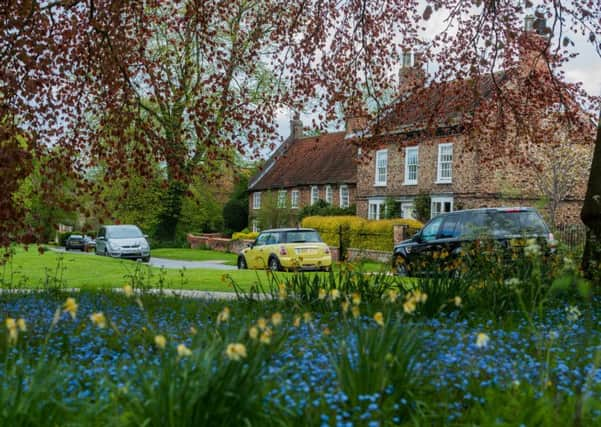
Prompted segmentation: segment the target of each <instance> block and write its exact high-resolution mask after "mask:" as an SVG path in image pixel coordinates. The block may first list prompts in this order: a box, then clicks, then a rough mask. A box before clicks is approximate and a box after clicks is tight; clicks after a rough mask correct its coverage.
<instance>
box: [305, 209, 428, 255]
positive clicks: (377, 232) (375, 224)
mask: <svg viewBox="0 0 601 427" xmlns="http://www.w3.org/2000/svg"><path fill="white" fill-rule="evenodd" d="M397 224H401V225H407V226H408V230H407V231H408V234H413V233H415V232H416V231H417V230H419V229H420V228H421V227H422V223H421V222H419V221H416V220H414V219H409V218H396V219H386V220H379V221H370V220H366V219H364V218H361V217H357V216H329V217H322V216H312V217H307V218H305V219H303V221H302V222H301V225H302V226H303V227H309V228H315V229H316V230H318V231H319V233H320V234H321V238H322V239H323V241H324V242H326V243H327V244H328V245H330V246H338V245H339V244H340V237H342V240H343V246H346V247H351V248H358V249H374V250H381V251H390V250H392V246H393V226H394V225H397ZM341 231H342V236H341Z"/></svg>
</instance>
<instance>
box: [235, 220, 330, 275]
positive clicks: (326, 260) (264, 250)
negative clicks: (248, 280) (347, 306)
mask: <svg viewBox="0 0 601 427" xmlns="http://www.w3.org/2000/svg"><path fill="white" fill-rule="evenodd" d="M331 267H332V254H331V253H330V248H329V247H328V245H326V244H325V243H324V242H322V241H321V238H320V237H319V233H318V232H317V231H316V230H313V229H311V228H278V229H274V230H265V231H262V232H261V234H259V236H258V237H257V240H255V241H254V242H253V243H252V244H251V245H250V246H249V247H248V248H246V249H244V250H242V252H241V253H240V255H238V268H239V269H245V268H269V269H270V270H273V271H278V270H324V271H328V270H330V268H331Z"/></svg>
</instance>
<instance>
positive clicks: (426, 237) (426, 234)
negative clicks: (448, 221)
mask: <svg viewBox="0 0 601 427" xmlns="http://www.w3.org/2000/svg"><path fill="white" fill-rule="evenodd" d="M444 218H445V217H444V216H439V217H437V218H434V219H433V220H432V221H430V222H429V223H428V224H427V225H426V226H425V227H424V229H423V230H422V234H421V238H422V240H423V241H424V242H429V241H431V240H434V239H436V236H437V235H438V229H439V228H440V224H441V223H442V221H443V220H444Z"/></svg>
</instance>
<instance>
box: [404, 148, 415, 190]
mask: <svg viewBox="0 0 601 427" xmlns="http://www.w3.org/2000/svg"><path fill="white" fill-rule="evenodd" d="M412 153H415V164H410V163H409V154H412ZM410 166H415V178H411V177H410V176H409V172H410V171H409V167H410ZM418 176H419V147H405V182H403V185H417V180H418Z"/></svg>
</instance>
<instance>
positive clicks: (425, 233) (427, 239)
mask: <svg viewBox="0 0 601 427" xmlns="http://www.w3.org/2000/svg"><path fill="white" fill-rule="evenodd" d="M444 219H445V216H444V215H441V216H437V217H436V218H434V219H432V220H431V221H430V222H429V223H427V224H426V225H425V226H424V228H423V229H422V231H421V232H420V233H419V235H418V236H416V239H415V241H416V244H415V245H414V246H413V247H412V248H411V253H410V254H409V259H408V262H409V264H410V268H411V270H413V271H414V272H416V273H419V272H420V271H423V270H424V269H425V268H426V267H427V266H428V265H430V264H431V263H432V259H433V250H434V248H435V247H436V239H437V238H438V231H439V229H440V226H441V225H442V222H443V221H444Z"/></svg>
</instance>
